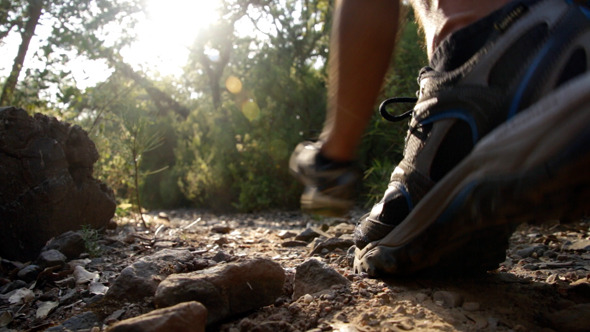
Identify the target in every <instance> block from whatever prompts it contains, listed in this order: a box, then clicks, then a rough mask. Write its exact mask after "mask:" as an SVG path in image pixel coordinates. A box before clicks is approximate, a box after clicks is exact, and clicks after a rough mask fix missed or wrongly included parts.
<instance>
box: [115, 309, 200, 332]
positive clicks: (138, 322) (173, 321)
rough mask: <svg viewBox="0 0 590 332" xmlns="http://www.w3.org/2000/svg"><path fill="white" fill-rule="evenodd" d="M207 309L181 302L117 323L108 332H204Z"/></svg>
mask: <svg viewBox="0 0 590 332" xmlns="http://www.w3.org/2000/svg"><path fill="white" fill-rule="evenodd" d="M206 322H207V309H206V308H205V306H203V305H202V304H201V303H199V302H195V301H191V302H183V303H180V304H177V305H175V306H172V307H167V308H162V309H157V310H154V311H151V312H148V313H147V314H144V315H141V316H137V317H134V318H129V319H126V320H124V321H121V322H118V323H116V324H114V325H113V326H111V327H110V328H109V329H107V331H108V332H129V331H142V332H168V331H174V332H204V331H205V324H206Z"/></svg>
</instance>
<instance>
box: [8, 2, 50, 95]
mask: <svg viewBox="0 0 590 332" xmlns="http://www.w3.org/2000/svg"><path fill="white" fill-rule="evenodd" d="M42 11H43V0H30V1H29V7H28V14H29V19H28V20H27V23H26V24H25V29H24V30H23V32H22V33H21V44H20V46H19V48H18V53H17V55H16V58H14V63H13V65H12V70H11V71H10V75H8V78H7V79H6V83H4V87H3V89H2V96H0V105H7V104H9V103H11V102H12V96H13V94H14V89H15V88H16V83H17V82H18V76H19V75H20V71H21V69H22V68H23V64H24V63H25V57H26V55H27V51H28V50H29V44H30V43H31V39H32V38H33V35H34V34H35V28H37V24H38V23H39V18H40V17H41V12H42Z"/></svg>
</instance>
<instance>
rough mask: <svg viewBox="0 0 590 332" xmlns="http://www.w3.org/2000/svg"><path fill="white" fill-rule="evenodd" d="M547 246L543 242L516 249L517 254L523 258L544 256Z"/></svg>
mask: <svg viewBox="0 0 590 332" xmlns="http://www.w3.org/2000/svg"><path fill="white" fill-rule="evenodd" d="M546 250H547V246H546V245H543V244H536V245H533V246H529V247H526V248H523V249H519V250H517V251H516V254H517V255H518V256H520V257H522V258H527V257H531V256H533V257H535V258H536V257H539V256H543V254H544V253H545V251H546Z"/></svg>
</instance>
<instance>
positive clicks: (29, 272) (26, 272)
mask: <svg viewBox="0 0 590 332" xmlns="http://www.w3.org/2000/svg"><path fill="white" fill-rule="evenodd" d="M42 270H43V269H42V268H41V267H40V266H39V265H35V264H31V265H27V266H25V267H23V268H22V269H20V270H19V271H18V274H17V277H18V278H19V279H21V280H24V281H27V282H30V281H33V280H35V279H37V276H38V275H39V273H41V271H42Z"/></svg>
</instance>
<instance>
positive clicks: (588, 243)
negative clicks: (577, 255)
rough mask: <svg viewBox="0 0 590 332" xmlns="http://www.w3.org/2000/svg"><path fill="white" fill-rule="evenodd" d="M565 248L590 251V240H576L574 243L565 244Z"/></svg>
mask: <svg viewBox="0 0 590 332" xmlns="http://www.w3.org/2000/svg"><path fill="white" fill-rule="evenodd" d="M564 249H566V250H573V251H590V240H584V239H582V240H576V241H574V242H573V243H572V244H570V245H568V246H565V248H564Z"/></svg>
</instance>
